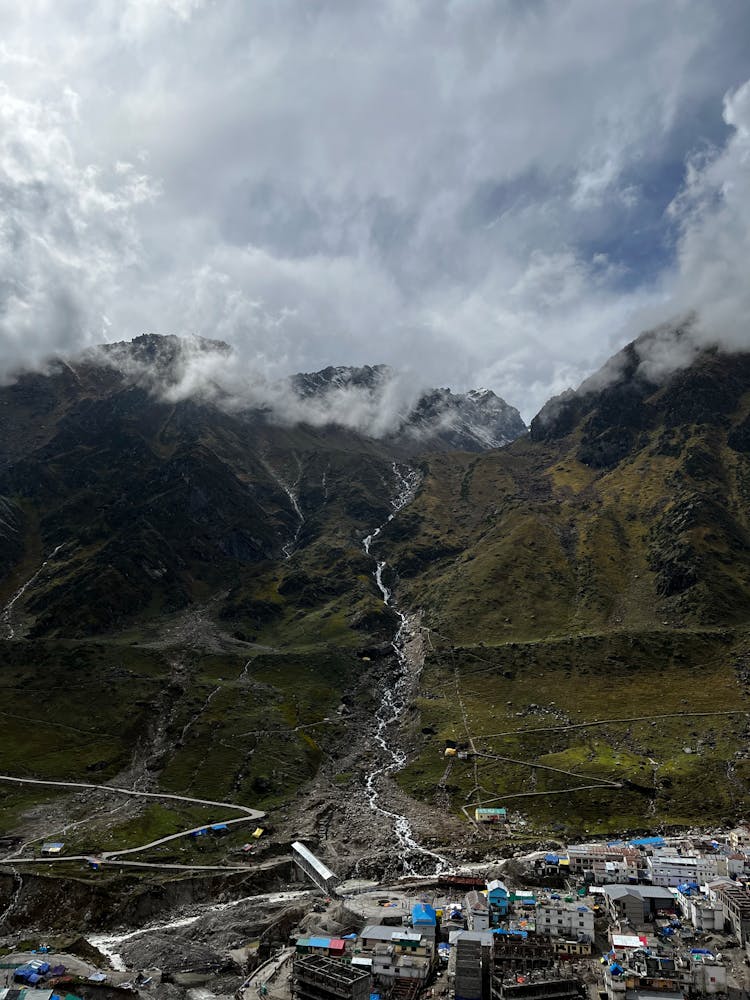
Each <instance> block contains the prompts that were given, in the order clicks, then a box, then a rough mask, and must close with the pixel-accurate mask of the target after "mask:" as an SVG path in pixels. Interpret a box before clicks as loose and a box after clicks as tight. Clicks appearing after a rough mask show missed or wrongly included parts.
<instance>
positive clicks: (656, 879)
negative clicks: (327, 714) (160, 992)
mask: <svg viewBox="0 0 750 1000" xmlns="http://www.w3.org/2000/svg"><path fill="white" fill-rule="evenodd" d="M293 849H294V850H295V853H296V860H297V863H298V865H299V866H300V868H301V869H302V870H303V871H305V872H306V873H307V874H308V875H309V876H310V877H311V878H312V879H313V881H315V882H316V883H317V884H318V885H319V887H320V888H321V889H322V890H324V891H326V892H329V893H331V894H333V893H336V894H338V895H339V896H342V897H343V898H344V899H345V900H346V904H347V908H348V909H349V911H350V912H351V913H352V914H356V915H357V916H358V917H359V918H360V921H361V923H362V926H361V927H360V928H359V929H358V930H357V931H356V932H350V933H347V934H345V935H342V936H340V937H327V936H324V935H319V936H314V935H306V936H304V937H299V938H297V939H296V940H293V941H291V942H290V946H289V948H288V949H287V950H286V952H285V953H282V956H281V957H282V961H281V962H280V961H279V956H276V957H275V958H273V959H270V960H269V962H268V965H267V966H266V968H265V969H264V968H260V969H259V970H256V972H255V973H254V974H253V975H252V976H251V977H250V979H249V981H248V982H249V983H251V984H254V986H255V988H256V990H257V991H258V992H259V994H260V995H266V994H272V995H274V996H279V997H288V996H292V997H295V998H297V1000H367V997H368V996H369V997H372V996H378V997H382V998H386V997H396V998H398V1000H416V998H417V997H419V996H420V995H427V996H439V997H448V998H451V1000H453V998H455V1000H511V998H518V1000H536V998H541V997H555V998H559V1000H567V998H570V1000H573V998H575V997H591V998H592V1000H599V998H601V1000H604V998H606V1000H680V998H692V997H697V996H709V995H710V996H714V995H716V996H729V997H738V998H739V997H742V996H746V995H747V993H746V981H747V980H748V978H749V977H748V976H747V972H750V957H748V956H750V888H748V886H747V884H746V883H747V880H748V879H750V828H747V827H740V828H737V829H735V830H732V831H731V832H729V833H728V834H725V835H717V836H715V837H714V836H711V837H708V836H703V835H698V836H680V837H661V836H651V837H641V838H636V839H631V840H627V841H611V842H601V843H588V844H574V845H569V846H568V847H567V849H566V850H564V851H559V852H554V853H553V852H544V851H539V852H535V853H533V854H530V855H527V856H526V857H524V858H522V859H512V860H511V861H510V862H506V864H505V865H504V866H503V867H504V868H507V869H509V874H508V875H507V876H506V875H505V874H504V873H503V877H480V876H472V875H470V874H452V875H448V874H441V875H438V876H436V877H435V879H434V880H432V882H431V884H428V883H426V882H423V884H421V885H419V886H415V887H412V888H402V889H400V890H395V891H393V892H391V893H390V894H389V895H388V896H387V898H386V896H384V893H383V890H382V888H377V889H375V890H371V889H368V888H367V887H365V886H362V887H358V886H357V884H356V883H340V884H338V885H337V886H335V876H333V873H332V872H331V871H330V870H329V869H328V868H327V867H326V866H325V865H324V864H322V863H321V862H320V861H318V859H317V858H315V856H314V855H312V854H311V852H310V851H308V850H307V848H305V847H304V845H301V844H296V845H294V847H293ZM510 871H512V872H513V876H512V877H511V875H510ZM328 898H329V899H331V898H332V895H331V896H329V897H328ZM267 972H268V974H266V973H267Z"/></svg>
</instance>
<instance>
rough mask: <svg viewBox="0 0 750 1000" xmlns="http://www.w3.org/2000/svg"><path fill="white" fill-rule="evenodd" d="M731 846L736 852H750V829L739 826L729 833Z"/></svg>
mask: <svg viewBox="0 0 750 1000" xmlns="http://www.w3.org/2000/svg"><path fill="white" fill-rule="evenodd" d="M727 839H728V841H729V846H730V847H731V848H732V850H734V851H745V850H750V827H748V826H745V825H743V826H737V827H735V828H734V830H730V831H729V837H728V838H727Z"/></svg>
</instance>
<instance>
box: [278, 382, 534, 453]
mask: <svg viewBox="0 0 750 1000" xmlns="http://www.w3.org/2000/svg"><path fill="white" fill-rule="evenodd" d="M397 377H398V376H397V374H396V373H395V372H394V371H393V369H392V368H390V367H389V366H388V365H375V366H373V367H371V366H369V365H365V366H364V367H362V368H352V367H337V368H334V367H332V366H331V367H328V368H324V369H323V370H322V371H319V372H313V373H310V374H304V375H295V376H293V377H292V379H291V384H292V387H293V388H294V391H295V392H296V393H297V394H298V395H299V396H300V397H301V398H302V399H311V398H314V397H322V398H325V397H326V396H327V395H329V394H330V393H336V392H341V391H347V390H352V389H354V390H362V389H364V390H366V391H367V392H368V393H371V394H372V395H373V396H376V397H377V396H381V397H384V396H386V395H387V393H388V391H389V388H391V387H392V386H393V385H394V383H395V382H396V380H397ZM400 409H401V412H400V414H399V417H398V420H397V422H396V426H395V427H394V429H393V430H392V431H391V432H390V433H388V434H387V435H386V437H387V440H388V441H389V442H390V443H391V444H392V445H393V446H394V447H395V448H397V449H399V451H401V452H406V453H408V454H414V453H419V452H426V451H486V450H487V449H488V448H501V447H502V446H503V445H506V444H510V442H511V441H514V440H515V439H516V438H518V437H520V436H521V435H522V434H525V433H526V429H527V428H526V425H525V424H524V422H523V420H522V419H521V415H520V413H519V412H518V410H517V409H516V408H515V407H514V406H510V404H508V403H506V402H505V400H504V399H501V398H500V397H499V396H497V395H495V393H494V392H492V390H491V389H471V390H469V392H467V393H452V392H451V390H450V389H431V390H428V391H426V392H423V393H422V394H420V395H418V396H417V398H416V400H415V401H412V400H409V402H408V403H407V404H405V405H402V407H401V408H400Z"/></svg>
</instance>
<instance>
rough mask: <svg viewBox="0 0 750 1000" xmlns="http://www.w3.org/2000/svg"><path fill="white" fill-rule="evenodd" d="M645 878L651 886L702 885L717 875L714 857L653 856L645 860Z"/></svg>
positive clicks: (699, 855)
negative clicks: (694, 883)
mask: <svg viewBox="0 0 750 1000" xmlns="http://www.w3.org/2000/svg"><path fill="white" fill-rule="evenodd" d="M647 866H648V867H647V869H646V877H647V878H648V879H649V880H650V882H651V884H652V885H661V886H675V887H676V886H678V885H681V884H682V883H683V882H697V883H698V884H699V885H702V884H703V883H704V882H707V881H709V879H712V878H716V876H717V875H718V874H719V867H718V861H717V859H716V858H715V857H712V856H710V855H709V856H705V855H702V854H689V855H679V854H677V855H670V854H654V855H652V856H651V857H650V858H648V859H647Z"/></svg>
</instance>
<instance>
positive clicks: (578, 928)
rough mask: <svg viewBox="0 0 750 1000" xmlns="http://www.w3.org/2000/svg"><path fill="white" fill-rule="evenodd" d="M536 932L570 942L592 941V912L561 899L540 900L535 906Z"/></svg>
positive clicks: (586, 907) (585, 907) (587, 908)
mask: <svg viewBox="0 0 750 1000" xmlns="http://www.w3.org/2000/svg"><path fill="white" fill-rule="evenodd" d="M536 932H537V934H544V935H545V936H546V937H562V938H566V939H567V940H571V941H580V940H583V941H586V942H588V941H593V939H594V911H593V910H591V909H590V908H589V907H588V906H580V905H576V904H575V903H566V902H564V901H563V900H561V899H540V900H538V902H537V904H536Z"/></svg>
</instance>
